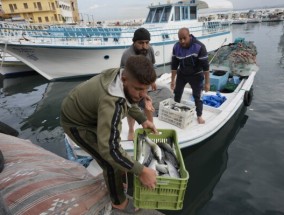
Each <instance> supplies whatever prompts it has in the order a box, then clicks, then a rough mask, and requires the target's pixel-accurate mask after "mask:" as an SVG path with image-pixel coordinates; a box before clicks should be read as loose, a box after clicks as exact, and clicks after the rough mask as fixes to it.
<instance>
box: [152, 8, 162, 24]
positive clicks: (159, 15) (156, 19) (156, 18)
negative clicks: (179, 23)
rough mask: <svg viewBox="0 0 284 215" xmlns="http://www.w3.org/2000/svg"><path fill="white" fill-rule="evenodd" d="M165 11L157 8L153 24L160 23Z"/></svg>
mask: <svg viewBox="0 0 284 215" xmlns="http://www.w3.org/2000/svg"><path fill="white" fill-rule="evenodd" d="M163 10H164V8H163V7H160V8H157V10H156V13H155V16H154V19H153V23H157V22H160V19H161V16H162V13H163Z"/></svg>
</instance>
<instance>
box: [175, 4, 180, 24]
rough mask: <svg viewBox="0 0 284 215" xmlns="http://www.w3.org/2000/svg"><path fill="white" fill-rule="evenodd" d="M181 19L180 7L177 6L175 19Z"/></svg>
mask: <svg viewBox="0 0 284 215" xmlns="http://www.w3.org/2000/svg"><path fill="white" fill-rule="evenodd" d="M179 20H180V7H175V21H179Z"/></svg>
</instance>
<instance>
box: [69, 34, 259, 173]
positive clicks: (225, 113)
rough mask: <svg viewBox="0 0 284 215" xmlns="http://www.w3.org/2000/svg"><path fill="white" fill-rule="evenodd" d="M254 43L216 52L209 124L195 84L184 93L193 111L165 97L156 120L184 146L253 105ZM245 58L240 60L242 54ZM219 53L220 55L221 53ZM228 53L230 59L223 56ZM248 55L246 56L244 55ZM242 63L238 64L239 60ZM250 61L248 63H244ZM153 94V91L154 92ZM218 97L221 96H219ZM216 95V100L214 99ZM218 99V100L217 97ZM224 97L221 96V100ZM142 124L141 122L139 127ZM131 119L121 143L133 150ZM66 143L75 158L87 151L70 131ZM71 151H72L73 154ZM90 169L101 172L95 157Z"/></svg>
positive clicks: (164, 82)
mask: <svg viewBox="0 0 284 215" xmlns="http://www.w3.org/2000/svg"><path fill="white" fill-rule="evenodd" d="M254 47H255V46H254V45H253V43H247V42H245V41H243V40H240V41H239V42H236V43H234V44H232V45H229V46H223V47H222V48H220V49H219V51H218V52H216V54H215V55H214V57H213V58H212V62H211V66H210V68H211V72H210V85H211V88H210V91H209V92H206V93H204V94H203V103H204V106H203V115H202V116H203V118H204V119H205V124H198V122H197V116H196V114H195V106H194V102H193V101H192V91H191V88H189V87H186V88H185V90H184V93H183V97H182V102H181V103H182V105H186V106H188V107H190V108H191V111H192V112H190V113H187V112H185V113H182V112H178V111H175V110H172V109H170V107H166V105H167V103H171V102H173V100H171V98H164V99H165V100H162V101H160V102H159V107H158V109H159V110H158V116H156V117H154V124H155V126H156V127H157V128H159V129H174V130H175V131H176V133H177V135H178V143H179V147H180V148H185V147H189V146H192V145H195V144H198V143H200V142H202V141H203V140H206V139H207V138H209V137H211V136H212V135H213V134H215V133H216V132H217V131H218V130H219V129H221V128H222V126H224V124H225V123H226V122H227V121H228V120H229V119H230V118H231V117H232V116H233V115H234V113H235V112H236V111H237V110H238V109H239V108H240V107H241V106H242V105H245V106H249V105H250V104H251V101H252V97H253V89H252V87H253V82H254V78H255V75H256V73H257V71H258V66H257V65H256V63H255V56H256V50H254ZM240 55H241V56H242V58H243V62H242V63H241V62H240V59H239V56H240ZM218 56H219V57H218ZM224 56H227V57H226V59H224V58H223V57H224ZM244 56H246V57H244ZM237 61H238V62H240V64H238V65H236V62H237ZM244 62H246V63H244ZM170 81H171V74H169V73H167V74H163V75H162V76H161V77H160V78H159V79H158V80H157V82H156V83H157V85H158V89H163V87H165V88H169V84H170ZM219 93H220V94H219ZM150 95H151V94H150ZM216 97H217V98H216ZM152 98H153V101H155V100H157V99H156V98H154V97H153V96H152ZM214 98H216V99H217V100H219V99H222V102H220V103H219V104H216V103H215V104H214V102H213V103H211V101H212V100H214ZM211 99H212V100H211ZM217 100H215V101H217ZM219 101H220V100H219ZM137 128H141V126H139V125H138V124H137V123H136V125H135V129H137ZM127 135H128V123H127V120H126V119H123V123H122V132H121V134H120V136H121V140H122V141H121V145H122V147H123V148H124V149H125V150H126V151H128V152H129V153H133V145H134V144H133V141H129V140H127ZM65 140H66V143H68V144H66V145H67V146H68V145H70V146H71V148H70V149H71V150H70V151H71V152H72V149H75V150H73V152H72V153H73V155H71V157H73V159H74V158H75V157H76V155H77V154H78V155H85V156H86V155H87V154H86V153H85V152H84V151H82V150H81V149H80V148H79V147H78V146H76V144H75V143H74V142H73V141H72V140H71V139H70V138H69V137H68V136H67V135H66V138H65ZM72 153H71V154H72ZM88 168H89V171H90V172H91V173H92V174H94V175H96V174H98V173H100V172H101V169H100V167H99V166H98V165H97V164H96V162H95V161H92V163H91V165H90V166H89V167H88Z"/></svg>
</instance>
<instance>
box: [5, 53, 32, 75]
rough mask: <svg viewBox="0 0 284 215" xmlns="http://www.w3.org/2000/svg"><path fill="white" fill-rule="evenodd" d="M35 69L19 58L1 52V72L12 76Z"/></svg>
mask: <svg viewBox="0 0 284 215" xmlns="http://www.w3.org/2000/svg"><path fill="white" fill-rule="evenodd" d="M32 71H34V70H33V69H32V68H31V67H29V66H28V65H26V64H24V63H23V62H21V61H20V60H18V59H17V58H15V57H13V56H11V55H9V54H7V53H5V54H4V53H3V52H0V74H2V75H3V76H10V75H15V74H21V73H26V72H32Z"/></svg>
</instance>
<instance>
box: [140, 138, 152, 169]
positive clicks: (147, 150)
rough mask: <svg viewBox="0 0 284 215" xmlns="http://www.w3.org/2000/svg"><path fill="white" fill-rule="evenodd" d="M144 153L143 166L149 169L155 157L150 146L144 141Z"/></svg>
mask: <svg viewBox="0 0 284 215" xmlns="http://www.w3.org/2000/svg"><path fill="white" fill-rule="evenodd" d="M142 152H143V155H144V160H143V162H142V164H143V165H144V166H147V167H148V166H149V164H150V162H151V161H152V159H153V157H154V156H153V153H152V150H151V147H150V145H149V144H147V143H145V142H144V141H143V146H142Z"/></svg>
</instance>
